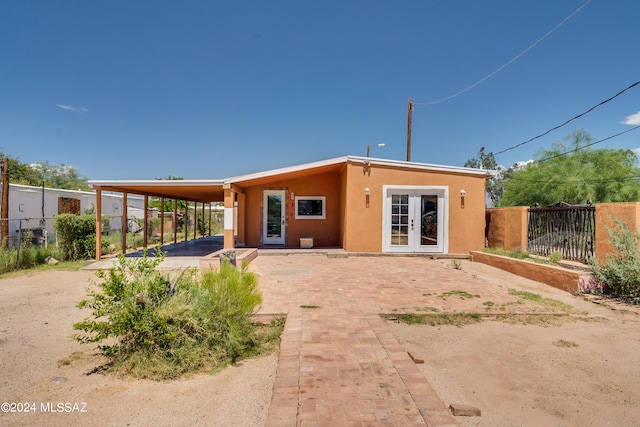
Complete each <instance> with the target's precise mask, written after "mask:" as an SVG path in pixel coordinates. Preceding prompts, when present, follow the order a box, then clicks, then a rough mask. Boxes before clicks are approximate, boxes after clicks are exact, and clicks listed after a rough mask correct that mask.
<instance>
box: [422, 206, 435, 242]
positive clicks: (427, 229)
mask: <svg viewBox="0 0 640 427" xmlns="http://www.w3.org/2000/svg"><path fill="white" fill-rule="evenodd" d="M420 199H421V200H420V210H421V212H420V218H421V220H420V224H421V225H420V244H421V245H428V246H431V245H434V246H435V245H437V244H438V196H427V195H422V196H421V198H420Z"/></svg>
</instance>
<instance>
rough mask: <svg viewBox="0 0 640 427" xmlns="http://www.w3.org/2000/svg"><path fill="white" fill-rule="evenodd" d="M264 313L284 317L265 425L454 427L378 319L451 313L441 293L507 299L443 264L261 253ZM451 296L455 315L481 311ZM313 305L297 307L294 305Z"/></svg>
mask: <svg viewBox="0 0 640 427" xmlns="http://www.w3.org/2000/svg"><path fill="white" fill-rule="evenodd" d="M251 270H252V271H254V272H256V273H258V274H259V276H260V288H261V291H262V294H263V300H264V302H263V307H262V309H261V312H262V313H287V322H286V326H285V330H284V333H283V336H282V342H281V350H280V356H279V361H278V368H277V374H276V380H275V385H274V390H273V397H272V401H271V406H270V408H269V417H268V420H267V426H287V427H290V426H303V427H306V426H343V425H349V426H372V425H377V426H383V425H384V426H424V425H429V426H451V425H456V421H455V418H454V417H453V416H452V415H451V414H450V412H449V411H448V409H447V406H446V405H445V404H444V403H443V402H442V401H441V400H440V399H439V398H438V396H437V394H436V393H435V392H434V390H433V389H432V387H431V386H430V385H429V383H428V381H427V379H425V378H424V376H423V375H422V374H421V373H420V371H419V369H418V368H417V367H416V366H415V364H414V362H413V361H412V360H411V358H410V356H409V354H408V353H407V352H406V351H405V350H404V349H403V347H402V346H401V345H400V344H399V343H398V341H397V340H396V339H395V337H394V336H393V335H392V334H391V332H390V331H389V329H388V328H387V327H386V325H385V323H384V321H383V320H382V319H381V318H380V316H379V315H380V314H381V313H393V312H394V310H395V309H402V308H413V307H426V306H429V307H437V308H438V309H439V310H442V311H447V310H449V311H452V310H453V309H454V307H453V306H452V304H453V302H451V301H448V300H447V299H446V298H442V297H440V296H439V295H441V294H442V293H443V292H447V291H452V290H462V291H466V292H469V293H470V294H480V295H482V296H483V297H486V299H491V301H493V302H494V303H496V304H500V303H505V302H509V301H513V300H514V298H513V297H512V296H510V295H508V293H507V292H506V291H505V290H504V289H502V288H496V287H492V286H488V285H487V283H486V282H483V281H481V280H479V279H475V278H473V277H471V276H470V275H468V274H466V273H464V271H460V270H456V269H453V268H452V267H451V266H450V264H447V263H446V262H445V261H437V260H431V259H427V258H410V257H349V258H338V259H329V258H327V257H326V256H324V255H309V254H307V255H289V256H278V257H271V256H268V257H263V256H258V258H257V259H256V260H254V261H253V262H252V263H251ZM478 304H479V303H478V301H473V300H471V299H470V300H463V299H460V298H457V299H456V301H455V309H456V310H467V309H469V310H475V311H477V310H479V309H481V308H482V306H480V307H478ZM304 305H306V306H317V307H318V308H303V307H301V306H304Z"/></svg>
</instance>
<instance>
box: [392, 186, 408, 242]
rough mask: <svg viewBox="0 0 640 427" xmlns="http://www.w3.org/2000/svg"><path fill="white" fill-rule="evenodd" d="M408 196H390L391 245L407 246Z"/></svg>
mask: <svg viewBox="0 0 640 427" xmlns="http://www.w3.org/2000/svg"><path fill="white" fill-rule="evenodd" d="M408 224H409V195H408V194H393V195H392V196H391V245H392V246H406V245H408V244H409V225H408Z"/></svg>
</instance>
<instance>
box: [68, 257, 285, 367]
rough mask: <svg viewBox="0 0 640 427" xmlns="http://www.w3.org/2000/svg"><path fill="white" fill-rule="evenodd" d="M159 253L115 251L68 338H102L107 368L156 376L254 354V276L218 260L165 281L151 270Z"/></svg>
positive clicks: (257, 340) (256, 293)
mask: <svg viewBox="0 0 640 427" xmlns="http://www.w3.org/2000/svg"><path fill="white" fill-rule="evenodd" d="M164 256H165V254H164V253H162V252H161V251H158V253H157V256H156V257H155V258H150V257H147V254H146V253H145V254H144V256H143V257H142V258H129V259H128V258H125V257H124V256H120V257H119V264H118V265H117V266H116V267H113V268H111V269H110V270H108V271H106V272H105V271H102V272H99V273H98V277H99V278H101V279H103V281H102V282H101V283H96V285H97V286H98V288H99V290H98V291H90V292H89V299H86V300H83V301H81V302H80V303H79V304H78V306H79V307H80V308H89V309H91V310H92V317H91V318H87V319H85V320H84V321H82V322H79V323H76V324H75V325H74V328H75V329H76V330H80V331H84V332H85V334H84V335H77V336H76V339H77V340H79V341H81V342H85V343H101V342H103V341H105V340H107V342H108V343H109V344H106V345H100V346H99V348H100V349H101V350H102V352H103V354H104V355H105V356H107V357H109V358H110V359H111V361H112V363H113V368H114V370H118V371H120V372H124V373H128V374H131V375H134V376H137V377H147V378H156V379H157V378H162V379H165V378H173V377H176V376H179V375H183V374H185V373H188V372H194V371H198V370H202V369H215V368H218V367H222V366H225V365H226V364H228V363H232V362H234V361H235V360H236V359H238V358H239V357H248V356H250V355H253V354H256V353H259V352H260V348H259V347H260V345H261V343H262V341H264V339H261V338H260V337H258V336H257V335H256V328H257V326H256V325H255V324H254V323H252V316H253V314H255V311H256V309H257V308H258V306H259V305H260V303H261V302H262V295H261V294H260V293H259V291H258V283H257V279H256V276H255V275H254V274H252V273H249V272H247V270H246V267H243V268H242V269H240V270H239V269H236V268H235V267H234V266H232V265H231V264H229V263H223V265H222V266H221V267H220V270H219V271H216V270H208V271H204V272H202V274H201V275H196V273H195V272H194V271H191V272H189V273H188V274H185V275H183V276H180V278H179V279H180V281H179V283H176V282H175V280H178V279H174V282H173V283H171V281H168V280H166V279H165V278H164V277H163V276H162V274H161V273H160V272H158V271H157V270H155V267H156V266H157V265H158V264H159V263H160V262H161V261H162V259H163V258H164ZM277 327H278V328H280V331H281V327H282V326H281V325H277ZM267 335H268V334H267ZM268 336H269V337H270V338H268V340H271V341H272V340H273V339H274V338H273V337H272V336H271V335H268ZM278 337H279V333H278Z"/></svg>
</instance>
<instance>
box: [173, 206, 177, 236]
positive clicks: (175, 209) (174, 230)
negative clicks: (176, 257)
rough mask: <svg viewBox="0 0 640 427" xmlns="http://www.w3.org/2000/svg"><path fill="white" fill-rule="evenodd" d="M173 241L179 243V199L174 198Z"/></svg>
mask: <svg viewBox="0 0 640 427" xmlns="http://www.w3.org/2000/svg"><path fill="white" fill-rule="evenodd" d="M173 243H178V200H176V199H173Z"/></svg>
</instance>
